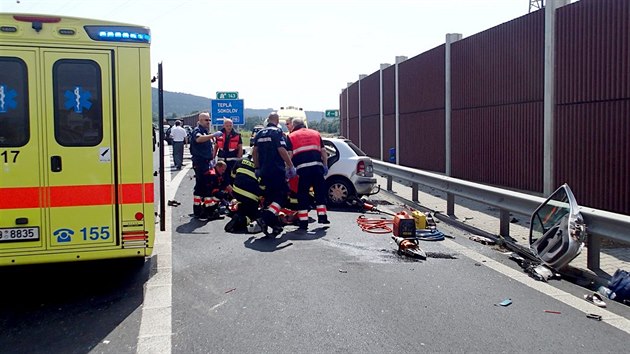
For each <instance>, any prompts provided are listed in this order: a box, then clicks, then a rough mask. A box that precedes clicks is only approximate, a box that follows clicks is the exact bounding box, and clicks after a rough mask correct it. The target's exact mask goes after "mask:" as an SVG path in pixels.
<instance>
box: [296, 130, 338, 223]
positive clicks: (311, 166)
mask: <svg viewBox="0 0 630 354" xmlns="http://www.w3.org/2000/svg"><path fill="white" fill-rule="evenodd" d="M289 138H290V139H291V145H293V157H292V158H291V160H292V161H293V165H294V166H295V168H296V170H297V175H298V176H299V180H298V192H297V197H298V218H299V220H300V221H299V222H300V227H299V228H300V230H307V229H308V208H309V206H310V201H311V199H310V196H309V190H310V188H311V187H313V190H314V192H315V203H316V209H317V222H318V223H320V224H330V221H328V215H327V212H326V182H325V180H324V176H326V174H328V153H327V152H326V149H325V148H324V142H323V141H322V137H321V136H320V135H319V132H318V131H317V130H313V129H308V128H306V126H305V124H304V121H303V120H302V119H301V118H295V119H293V131H292V132H291V134H290V135H289Z"/></svg>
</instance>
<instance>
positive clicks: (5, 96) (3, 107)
mask: <svg viewBox="0 0 630 354" xmlns="http://www.w3.org/2000/svg"><path fill="white" fill-rule="evenodd" d="M16 96H17V93H16V92H15V90H14V89H11V88H9V87H7V85H5V84H0V113H7V112H8V111H9V109H15V107H17V103H16V102H15V97H16Z"/></svg>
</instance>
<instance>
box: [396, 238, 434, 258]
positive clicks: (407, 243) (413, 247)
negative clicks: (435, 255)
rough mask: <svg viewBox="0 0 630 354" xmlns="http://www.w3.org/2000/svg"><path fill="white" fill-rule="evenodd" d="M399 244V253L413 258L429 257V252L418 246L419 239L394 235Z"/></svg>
mask: <svg viewBox="0 0 630 354" xmlns="http://www.w3.org/2000/svg"><path fill="white" fill-rule="evenodd" d="M392 239H393V240H394V241H395V242H396V244H397V245H398V254H399V255H401V256H407V257H411V258H418V259H427V254H426V253H425V252H424V251H423V250H422V248H420V246H418V240H415V239H407V238H404V237H397V236H392Z"/></svg>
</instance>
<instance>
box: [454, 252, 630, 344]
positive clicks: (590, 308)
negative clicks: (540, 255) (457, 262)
mask: <svg viewBox="0 0 630 354" xmlns="http://www.w3.org/2000/svg"><path fill="white" fill-rule="evenodd" d="M442 242H443V244H444V245H445V246H446V247H448V248H450V249H452V250H454V251H457V252H458V253H460V254H462V255H464V256H466V257H468V258H470V259H472V260H474V261H477V262H479V263H482V264H484V265H485V266H487V267H489V268H490V269H492V270H494V271H497V272H499V273H501V274H503V275H505V276H508V277H510V278H512V279H514V280H516V281H518V282H521V283H523V284H524V285H526V286H528V287H530V288H532V289H534V290H537V291H539V292H541V293H543V294H545V295H548V296H551V297H553V298H554V299H556V300H558V301H560V302H562V303H564V304H566V305H569V306H571V307H573V308H575V309H576V310H578V311H582V312H584V316H586V314H587V313H597V314H598V315H601V316H602V321H603V322H606V323H608V324H609V325H611V326H613V327H615V328H617V329H619V330H622V331H624V332H626V333H628V334H630V320H628V319H626V318H624V317H621V316H619V315H616V314H614V313H612V312H610V311H608V310H605V309H602V308H600V307H597V306H595V305H593V304H591V303H589V302H587V301H584V299H580V298H578V297H576V296H575V295H572V294H570V293H567V292H565V291H562V290H560V289H556V288H554V287H553V286H551V285H549V284H547V283H543V282H540V281H537V280H534V279H532V278H530V277H529V276H528V275H527V274H525V273H522V272H519V271H517V270H514V269H512V268H510V267H508V266H506V265H503V264H501V263H499V262H497V261H495V260H493V259H491V258H488V257H486V256H484V255H482V254H479V253H477V252H475V251H473V250H471V249H469V248H466V247H465V246H462V245H460V244H458V243H456V242H454V241H451V240H444V241H442ZM611 301H612V300H611Z"/></svg>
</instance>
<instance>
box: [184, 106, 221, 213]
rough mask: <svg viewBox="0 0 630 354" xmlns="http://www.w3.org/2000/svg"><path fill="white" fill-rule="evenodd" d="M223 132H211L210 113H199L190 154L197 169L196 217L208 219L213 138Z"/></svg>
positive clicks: (194, 203) (194, 192) (194, 197)
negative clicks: (206, 206)
mask: <svg viewBox="0 0 630 354" xmlns="http://www.w3.org/2000/svg"><path fill="white" fill-rule="evenodd" d="M220 134H221V132H216V133H214V134H210V114H209V113H207V112H202V113H199V120H198V122H197V127H195V129H193V131H192V133H191V134H190V135H191V137H190V154H191V155H192V164H193V169H194V170H195V188H194V190H193V214H194V215H195V217H196V218H200V219H203V218H205V219H207V218H208V216H209V215H207V211H206V209H207V208H205V205H206V204H210V203H211V197H212V196H211V191H210V188H209V185H210V168H212V167H214V166H211V165H210V163H211V161H212V158H213V155H212V152H213V149H212V140H213V139H214V138H215V137H216V136H219V135H220Z"/></svg>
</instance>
